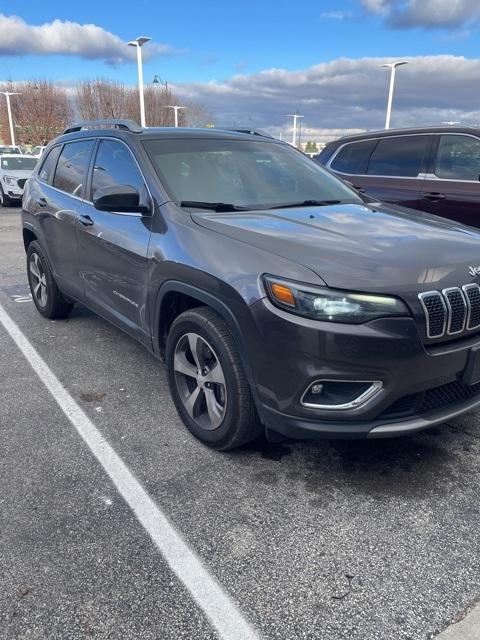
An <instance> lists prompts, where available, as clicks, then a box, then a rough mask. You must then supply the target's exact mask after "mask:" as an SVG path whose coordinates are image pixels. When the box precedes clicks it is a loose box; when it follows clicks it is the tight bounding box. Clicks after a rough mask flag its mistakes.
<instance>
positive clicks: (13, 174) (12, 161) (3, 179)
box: [0, 154, 38, 207]
mask: <svg viewBox="0 0 480 640" xmlns="http://www.w3.org/2000/svg"><path fill="white" fill-rule="evenodd" d="M37 161H38V158H35V157H34V156H27V155H18V154H2V155H0V206H2V207H9V206H10V205H12V204H14V203H15V202H20V201H21V199H22V196H23V190H24V188H25V183H26V181H27V180H28V178H29V177H30V176H31V175H32V172H33V170H34V169H35V167H36V166H37Z"/></svg>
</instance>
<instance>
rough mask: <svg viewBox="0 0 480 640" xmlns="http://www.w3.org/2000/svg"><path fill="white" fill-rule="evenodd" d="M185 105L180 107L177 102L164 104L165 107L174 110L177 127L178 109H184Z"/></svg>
mask: <svg viewBox="0 0 480 640" xmlns="http://www.w3.org/2000/svg"><path fill="white" fill-rule="evenodd" d="M186 108H187V107H180V106H179V105H178V104H174V105H171V104H167V105H165V109H173V110H174V111H175V126H176V127H178V110H179V109H186Z"/></svg>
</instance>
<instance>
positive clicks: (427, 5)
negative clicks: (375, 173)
mask: <svg viewBox="0 0 480 640" xmlns="http://www.w3.org/2000/svg"><path fill="white" fill-rule="evenodd" d="M0 14H2V16H3V23H2V21H1V20H0V74H1V76H0V80H6V79H12V80H23V79H29V78H32V77H35V76H37V77H40V76H41V77H49V78H52V79H55V80H58V81H62V82H65V83H67V84H71V83H74V82H75V81H77V80H78V79H83V78H95V77H99V76H101V77H108V78H112V79H115V80H120V81H123V82H126V83H134V82H136V65H135V62H134V60H131V59H127V60H121V59H120V58H119V56H123V55H125V56H128V55H129V54H130V53H133V51H131V50H130V51H129V50H128V47H126V46H125V51H126V53H125V54H123V53H122V52H123V49H122V41H127V40H129V39H131V38H133V37H136V36H138V35H147V36H150V37H152V43H150V44H148V45H146V47H145V58H146V59H145V63H144V74H145V81H146V82H148V81H151V79H152V78H153V76H154V75H155V74H159V75H160V76H161V77H162V78H163V79H166V80H168V82H169V84H172V85H175V86H177V87H178V90H179V93H180V95H184V96H185V99H186V100H187V99H191V100H197V101H202V102H203V103H206V104H207V106H208V107H209V108H210V109H211V110H212V111H213V112H214V113H215V114H216V115H217V113H218V115H217V117H218V118H220V117H222V114H223V115H224V116H226V117H230V118H231V117H232V114H233V116H235V118H237V119H238V118H239V117H241V115H242V114H244V115H245V116H248V118H253V119H255V120H257V119H258V120H259V121H260V124H263V126H266V125H269V124H271V125H272V126H282V125H281V122H280V120H281V117H280V113H281V112H282V113H286V112H290V111H291V110H292V109H294V108H299V109H301V110H302V112H303V111H305V110H306V111H307V115H309V116H310V121H311V125H312V129H318V130H320V129H335V128H338V129H345V128H348V129H350V128H352V129H354V128H357V127H358V128H362V127H367V128H368V127H369V126H375V125H374V123H372V124H370V121H369V119H368V114H369V113H371V111H372V108H373V109H375V108H378V111H379V112H380V111H381V110H382V109H383V93H384V89H385V82H386V77H385V73H384V72H383V71H377V69H378V63H379V62H381V61H382V60H383V59H392V58H398V57H402V58H403V57H406V56H408V58H409V60H410V59H411V64H410V65H409V67H408V70H406V71H405V72H404V73H403V76H404V80H403V81H404V82H405V83H406V86H407V85H408V83H410V85H408V86H410V93H411V95H412V98H413V100H412V101H411V102H410V103H408V104H406V103H405V104H403V103H402V102H400V98H399V104H398V108H399V110H400V113H401V114H403V115H402V118H403V119H402V121H401V123H408V121H409V118H411V116H412V115H413V110H414V109H416V111H417V113H419V112H420V111H421V110H423V109H427V110H428V108H429V96H428V95H425V100H424V101H422V102H421V103H418V100H417V103H416V102H415V93H418V92H416V91H415V87H416V86H417V84H418V83H419V82H420V75H423V79H425V75H424V74H425V73H428V74H430V72H432V73H438V74H440V75H439V78H437V80H438V79H440V76H442V75H443V77H444V79H445V88H444V89H442V86H441V84H440V85H438V82H437V85H435V86H436V87H437V89H436V90H438V91H439V92H440V93H444V91H449V90H450V89H449V87H450V84H449V83H450V80H451V81H452V82H453V81H454V80H455V78H454V76H455V68H456V66H457V65H456V64H455V60H457V59H458V60H464V59H466V61H467V62H468V63H470V62H472V61H473V63H474V64H477V62H478V60H477V51H478V36H479V32H478V29H479V21H480V2H478V0H455V2H454V1H453V0H336V1H334V0H317V1H316V2H314V1H310V0H300V1H299V2H297V3H292V2H287V1H286V0H275V1H273V0H272V1H264V0H257V2H254V1H253V0H243V1H242V2H240V1H237V0H231V1H230V2H229V3H226V2H225V3H219V2H211V1H208V0H204V1H203V2H198V0H197V1H193V0H182V2H177V3H175V2H168V3H167V2H162V3H159V2H158V1H156V0H137V2H128V3H126V2H116V3H113V2H110V1H108V2H101V1H99V0H96V2H94V1H93V0H83V1H82V2H75V3H70V2H65V1H64V0H62V1H60V0H49V1H48V2H33V1H32V0H29V1H24V2H19V1H18V0H14V1H13V0H3V1H0ZM13 16H17V17H18V18H19V19H20V20H17V21H16V22H15V23H12V22H11V21H12V20H13V18H12V17H13ZM55 21H60V22H57V23H56V22H55ZM67 22H74V23H77V25H85V24H94V25H96V26H97V27H99V28H102V29H103V30H104V31H105V32H108V39H109V43H108V46H107V47H106V48H107V49H108V48H109V47H110V49H112V51H113V50H114V51H115V52H114V53H112V54H111V57H113V58H114V59H115V60H116V63H114V64H112V63H111V62H109V61H107V62H106V61H105V58H107V57H108V56H109V55H110V54H109V53H108V51H106V50H103V49H102V46H101V43H100V44H99V45H98V46H99V50H98V51H97V49H95V47H96V46H97V45H96V44H95V38H97V39H99V40H103V41H105V38H103V36H102V35H101V34H98V33H97V34H92V38H93V40H92V43H94V46H92V47H90V46H87V45H85V44H84V46H82V40H83V35H82V33H81V32H79V34H78V35H75V33H70V35H69V33H67V31H65V30H66V29H67V27H66V26H65V25H66V23H67ZM51 23H53V25H52V24H51ZM45 24H50V28H51V29H52V31H51V33H52V34H53V35H52V37H49V38H48V41H49V44H48V46H47V45H45V47H44V44H42V43H41V42H40V41H39V42H37V44H34V43H35V42H36V40H35V38H38V39H40V35H39V32H38V31H35V28H37V27H39V26H40V25H45ZM12 25H13V27H15V28H13V27H12ZM17 27H18V29H19V31H18V34H20V35H17V31H16V28H17ZM2 29H3V32H2ZM31 29H33V31H30V30H31ZM63 31H65V34H66V35H65V36H63ZM22 34H23V35H22ZM31 34H33V37H32V35H31ZM42 37H43V36H42ZM8 38H10V40H9V39H8ZM44 40H45V38H44ZM32 43H33V44H32ZM62 43H63V44H62ZM110 45H111V46H110ZM160 45H168V48H166V47H165V48H162V47H161V46H160ZM43 47H44V48H43ZM165 49H166V50H165ZM32 51H33V52H35V53H33V54H32V53H31V52H32ZM66 52H68V54H69V55H65V53H66ZM85 55H92V56H94V57H93V58H92V59H85V57H84V56H85ZM446 56H449V57H451V59H450V58H447V57H446ZM343 59H347V60H351V61H352V64H347V65H345V64H344V65H343V67H342V65H341V61H342V60H343ZM362 60H364V61H365V62H364V63H363V64H362V62H361V61H362ZM449 60H450V62H449ZM442 61H443V62H442ZM325 63H326V65H325ZM414 63H417V64H414ZM437 63H438V64H437ZM444 64H446V66H445V67H443V66H442V65H444ZM322 65H323V66H322ZM352 65H353V66H352ZM355 65H356V66H355ZM465 65H466V67H465V73H466V74H467V76H466V79H467V77H470V76H471V75H472V74H474V73H475V69H476V67H475V69H474V68H473V67H471V66H470V67H468V64H467V63H465ZM354 67H355V69H354ZM467 67H468V68H467ZM271 69H277V70H281V72H282V73H281V74H280V77H277V76H278V74H277V76H275V77H273V76H272V74H271V73H270V75H268V71H267V70H271ZM365 69H369V72H368V78H367V77H365V80H366V86H365V91H367V92H368V91H369V80H370V78H371V79H372V80H371V82H372V83H373V84H374V86H372V89H373V90H374V94H375V96H378V97H376V98H375V100H377V101H378V105H377V103H376V102H375V105H370V106H366V108H365V113H363V114H362V116H361V117H360V116H356V117H355V115H354V113H355V104H356V102H355V101H357V102H358V103H360V102H361V100H360V98H359V96H358V91H360V89H359V88H358V87H352V84H355V83H352V81H348V78H347V76H348V77H350V80H351V79H352V74H353V73H355V75H356V76H358V73H359V71H362V72H363V71H364V70H365ZM404 69H407V67H405V68H404ZM402 72H403V69H402ZM265 74H267V75H266V76H265ZM238 76H240V80H238ZM306 76H308V78H309V79H308V80H307V81H305V78H306ZM417 76H418V77H417ZM472 77H474V75H473V76H472ZM302 78H303V82H302ZM342 78H343V84H342ZM265 79H266V80H267V82H266V83H265V82H264V80H265ZM249 80H251V84H252V86H255V87H257V91H256V93H255V95H252V94H251V92H250V91H249V88H248V87H249ZM273 80H274V81H275V82H276V81H277V80H278V81H279V82H280V85H279V86H278V96H279V100H280V101H281V106H279V108H278V110H277V111H275V108H274V107H275V105H274V100H273V97H274V94H275V93H276V91H277V88H276V85H272V81H273ZM399 82H401V79H400V78H399ZM212 83H213V88H212V86H211V85H212ZM427 84H428V83H427ZM476 84H477V86H480V83H479V82H478V81H477V82H476ZM308 86H310V87H312V91H311V96H309V93H308ZM322 86H323V87H324V89H323V93H322V89H321V87H322ZM326 86H328V87H329V89H328V91H329V96H330V97H331V96H332V95H333V94H332V91H333V93H334V94H335V91H334V87H335V86H337V87H338V91H337V93H336V94H335V96H334V97H335V100H336V101H337V103H338V106H339V108H341V107H342V103H343V101H346V103H348V105H349V108H350V110H352V109H353V112H352V113H350V115H348V113H347V112H346V113H345V116H344V117H342V118H339V122H338V127H336V126H335V124H336V123H335V118H333V117H329V118H328V119H327V120H328V122H324V123H323V124H325V126H324V127H322V126H321V125H322V122H321V118H320V117H319V111H318V110H319V108H320V107H321V106H322V104H323V105H324V106H326V105H327V104H328V106H329V108H331V106H330V103H329V102H328V101H327V102H325V100H324V98H325V95H324V94H325V92H326V91H327V90H326V89H325V87H326ZM313 87H315V89H313ZM399 89H400V87H399ZM474 90H475V91H476V87H471V92H472V91H474ZM239 92H240V93H241V96H240V95H239ZM420 93H421V92H420ZM249 95H250V97H251V98H252V100H251V101H250V102H247V100H248V97H249ZM262 95H263V98H264V100H263V101H262V100H259V98H260V97H261V96H262ZM268 95H270V103H269V104H268V105H267V102H268ZM237 97H239V98H240V102H241V103H242V105H247V106H242V109H241V113H240V114H235V108H234V107H235V105H234V103H235V102H238V101H237ZM228 100H230V102H228ZM242 100H243V102H242ZM477 102H478V100H477ZM262 105H263V106H262ZM309 105H313V106H312V108H311V109H310V111H311V113H308V111H309ZM348 105H347V106H348ZM430 106H431V108H433V106H432V105H430ZM439 109H441V110H442V114H444V113H446V112H447V111H451V112H452V113H453V112H454V111H455V112H456V113H457V112H458V113H462V114H464V116H465V117H477V116H476V108H475V105H474V104H473V103H472V104H470V102H469V101H468V100H464V98H463V96H462V98H461V99H457V100H455V96H452V101H451V106H450V105H449V104H442V105H441V106H440V107H439ZM285 110H287V111H285ZM458 113H457V117H459V116H458ZM472 114H475V115H472ZM375 117H376V116H375ZM422 117H423V116H422ZM435 117H437V116H435ZM438 117H444V116H443V115H441V114H440V111H439V112H438ZM445 117H446V116H445ZM479 118H480V114H479ZM450 119H451V118H450ZM267 120H268V121H267ZM270 121H271V122H270ZM305 124H306V121H305ZM348 124H350V125H351V126H346V125H348Z"/></svg>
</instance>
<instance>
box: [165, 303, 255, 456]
mask: <svg viewBox="0 0 480 640" xmlns="http://www.w3.org/2000/svg"><path fill="white" fill-rule="evenodd" d="M194 351H195V352H196V357H194V356H193V353H194ZM165 356H166V357H165V360H166V365H167V373H168V382H169V385H170V393H171V394H172V398H173V401H174V403H175V406H176V408H177V411H178V414H179V416H180V418H181V419H182V420H183V422H184V423H185V425H186V426H187V428H188V429H189V431H190V432H191V433H192V434H193V435H194V436H195V437H196V438H198V439H199V440H201V442H203V443H204V444H206V445H208V446H209V447H212V448H213V449H219V450H227V449H234V448H236V447H239V446H241V445H242V444H245V443H246V442H249V441H250V440H254V439H255V438H256V437H257V436H259V435H260V433H262V430H263V427H262V425H261V424H260V421H259V419H258V416H257V411H256V409H255V403H254V400H253V397H252V393H251V390H250V385H249V383H248V380H247V378H246V376H245V372H244V370H243V366H242V363H241V360H240V355H239V352H238V348H237V345H236V344H235V341H234V339H233V336H232V334H231V333H230V331H229V329H228V327H227V325H226V324H225V322H224V321H223V319H222V318H221V317H220V316H219V315H218V313H216V312H215V311H213V310H212V309H209V308H208V307H198V308H196V309H190V310H188V311H185V312H184V313H182V314H181V315H179V316H178V317H177V318H176V320H175V321H174V322H173V324H172V326H171V328H170V331H169V334H168V337H167V344H166V350H165ZM218 365H219V367H220V368H218ZM198 371H200V373H198ZM222 380H223V382H222Z"/></svg>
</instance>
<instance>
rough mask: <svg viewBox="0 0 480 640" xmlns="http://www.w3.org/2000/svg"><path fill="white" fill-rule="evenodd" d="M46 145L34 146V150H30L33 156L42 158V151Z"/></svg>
mask: <svg viewBox="0 0 480 640" xmlns="http://www.w3.org/2000/svg"><path fill="white" fill-rule="evenodd" d="M45 149H46V147H41V146H38V147H33V149H32V151H31V152H30V155H31V156H35V157H36V158H40V156H41V155H42V153H43V152H44V151H45Z"/></svg>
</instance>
